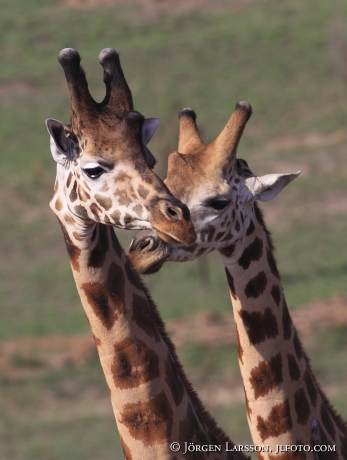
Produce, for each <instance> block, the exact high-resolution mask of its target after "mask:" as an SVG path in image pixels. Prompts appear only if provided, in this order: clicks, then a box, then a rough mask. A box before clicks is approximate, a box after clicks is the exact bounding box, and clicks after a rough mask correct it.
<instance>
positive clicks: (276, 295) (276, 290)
mask: <svg viewBox="0 0 347 460" xmlns="http://www.w3.org/2000/svg"><path fill="white" fill-rule="evenodd" d="M271 296H272V298H273V299H274V301H275V304H276V305H277V306H279V305H280V302H281V289H280V287H279V286H278V285H277V284H274V285H273V286H272V289H271Z"/></svg>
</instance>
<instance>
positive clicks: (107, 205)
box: [95, 195, 112, 211]
mask: <svg viewBox="0 0 347 460" xmlns="http://www.w3.org/2000/svg"><path fill="white" fill-rule="evenodd" d="M95 199H96V201H97V202H98V203H99V205H100V206H101V207H102V208H103V209H105V211H108V210H109V209H111V207H112V200H111V198H108V197H106V196H101V195H95Z"/></svg>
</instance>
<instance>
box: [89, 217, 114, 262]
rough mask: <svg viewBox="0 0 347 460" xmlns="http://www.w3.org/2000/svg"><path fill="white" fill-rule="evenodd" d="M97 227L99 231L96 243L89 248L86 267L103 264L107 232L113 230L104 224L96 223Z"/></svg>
mask: <svg viewBox="0 0 347 460" xmlns="http://www.w3.org/2000/svg"><path fill="white" fill-rule="evenodd" d="M97 227H98V228H97V231H98V232H99V235H98V238H97V243H96V245H95V246H94V248H93V249H92V250H91V252H90V256H89V260H88V267H90V268H101V267H102V266H103V265H104V263H105V260H106V257H107V252H108V250H109V241H108V233H109V232H110V231H113V230H112V229H111V228H108V227H107V226H106V225H98V226H97Z"/></svg>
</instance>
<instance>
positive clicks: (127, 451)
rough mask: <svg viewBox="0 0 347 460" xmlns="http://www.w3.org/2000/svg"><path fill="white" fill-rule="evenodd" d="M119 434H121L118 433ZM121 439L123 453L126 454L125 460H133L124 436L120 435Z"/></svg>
mask: <svg viewBox="0 0 347 460" xmlns="http://www.w3.org/2000/svg"><path fill="white" fill-rule="evenodd" d="M118 434H119V433H118ZM119 437H120V443H121V445H122V449H123V453H124V459H125V460H132V458H133V456H132V455H131V450H130V449H129V447H128V446H127V445H126V444H125V442H124V440H123V438H122V436H121V435H120V434H119Z"/></svg>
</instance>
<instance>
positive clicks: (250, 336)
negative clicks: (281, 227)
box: [221, 207, 347, 460]
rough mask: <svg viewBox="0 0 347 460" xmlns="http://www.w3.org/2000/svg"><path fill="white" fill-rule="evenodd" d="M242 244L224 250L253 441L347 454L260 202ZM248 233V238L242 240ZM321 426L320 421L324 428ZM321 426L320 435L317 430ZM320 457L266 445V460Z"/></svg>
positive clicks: (345, 434) (346, 440) (346, 432)
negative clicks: (299, 328) (288, 296)
mask: <svg viewBox="0 0 347 460" xmlns="http://www.w3.org/2000/svg"><path fill="white" fill-rule="evenodd" d="M245 224H246V225H245V228H246V229H247V231H246V234H245V236H244V238H243V240H242V248H235V246H234V245H231V246H229V247H227V248H225V249H224V250H221V255H222V257H223V262H224V265H225V271H226V275H227V279H228V284H229V288H230V295H231V300H232V304H233V310H234V317H235V322H236V328H237V337H238V358H239V364H240V369H241V374H242V379H243V384H244V389H245V397H246V404H247V418H248V423H249V426H250V430H251V433H252V438H253V442H254V444H261V445H263V444H266V445H269V446H270V448H271V449H272V451H273V452H276V450H278V448H277V447H276V446H278V445H283V446H285V445H294V444H297V445H298V444H300V445H301V444H302V445H310V446H313V445H314V444H324V445H330V446H336V452H329V454H327V455H328V457H327V458H331V459H335V458H336V459H342V458H347V457H346V455H347V429H346V424H345V423H344V422H343V421H342V419H341V418H340V417H339V416H338V415H337V414H336V413H335V411H334V410H333V409H332V407H331V405H330V404H329V402H328V401H327V398H326V397H325V395H324V394H323V392H322V391H321V389H320V388H319V386H318V384H317V382H316V379H315V377H314V375H313V372H312V370H311V367H310V364H309V360H308V358H307V356H306V355H305V353H304V351H303V349H302V346H301V343H300V341H299V339H298V336H297V332H296V330H295V327H294V325H293V322H292V319H291V317H290V314H289V311H288V308H287V305H286V301H285V298H284V295H283V288H282V285H281V282H280V275H279V272H278V270H277V266H276V262H275V259H274V256H273V247H272V242H271V239H270V235H269V233H268V231H267V229H266V228H265V225H264V223H263V220H262V216H261V213H260V211H259V210H258V208H257V207H256V208H255V217H254V219H253V220H251V219H250V220H249V222H247V223H246V222H245ZM240 241H241V240H240ZM317 427H318V428H317ZM314 428H317V429H316V431H318V432H319V433H320V436H319V439H320V442H317V436H316V437H315V436H314V433H315V430H314ZM266 455H268V457H267V458H269V459H275V458H276V459H277V460H280V459H281V458H283V459H286V460H287V459H289V458H295V459H301V458H302V459H306V458H307V459H308V458H317V457H314V456H313V453H310V452H301V453H300V452H296V453H288V452H286V453H281V452H279V453H278V454H277V455H274V454H273V456H271V454H265V455H264V453H262V457H261V458H262V460H263V459H264V458H266Z"/></svg>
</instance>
